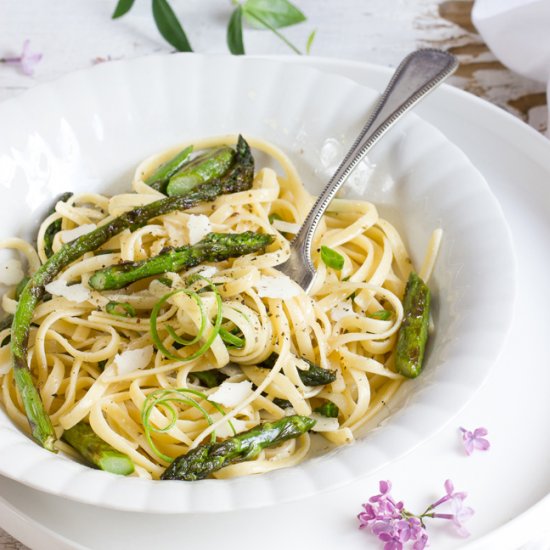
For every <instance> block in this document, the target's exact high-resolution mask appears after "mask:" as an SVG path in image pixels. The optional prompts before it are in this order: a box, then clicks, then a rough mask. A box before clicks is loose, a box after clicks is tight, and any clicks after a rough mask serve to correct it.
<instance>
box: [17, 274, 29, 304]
mask: <svg viewBox="0 0 550 550" xmlns="http://www.w3.org/2000/svg"><path fill="white" fill-rule="evenodd" d="M30 280H31V278H30V277H28V276H26V277H23V278H22V279H21V280H20V281H19V282H18V283H17V286H16V287H15V299H16V300H19V297H20V296H21V292H23V289H24V288H25V287H26V286H27V283H28V282H29V281H30Z"/></svg>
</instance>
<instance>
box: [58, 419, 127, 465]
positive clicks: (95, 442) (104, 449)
mask: <svg viewBox="0 0 550 550" xmlns="http://www.w3.org/2000/svg"><path fill="white" fill-rule="evenodd" d="M61 437H62V439H63V440H64V441H66V442H67V443H68V444H69V445H70V446H71V447H73V448H74V449H76V450H77V451H78V452H79V453H80V454H81V455H82V456H83V457H84V458H85V459H86V460H87V461H88V462H91V463H92V464H93V465H94V466H97V467H98V468H99V469H100V470H104V471H106V472H111V473H112V474H119V475H122V476H127V475H128V474H131V473H132V472H133V471H134V463H133V462H132V461H131V460H130V458H129V457H128V456H127V455H125V454H123V453H121V452H119V451H117V450H116V449H115V448H114V447H111V445H109V444H108V443H107V442H105V441H103V439H101V438H100V437H99V436H97V435H96V434H95V432H94V431H93V430H92V427H91V426H90V425H89V424H87V423H86V422H79V423H78V424H76V425H75V426H73V427H72V428H69V429H68V430H65V431H64V432H63V435H62V436H61Z"/></svg>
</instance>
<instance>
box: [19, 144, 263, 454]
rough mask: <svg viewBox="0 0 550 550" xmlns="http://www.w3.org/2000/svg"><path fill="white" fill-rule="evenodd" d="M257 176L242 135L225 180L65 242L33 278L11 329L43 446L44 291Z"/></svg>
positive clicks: (46, 424)
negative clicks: (36, 365)
mask: <svg viewBox="0 0 550 550" xmlns="http://www.w3.org/2000/svg"><path fill="white" fill-rule="evenodd" d="M253 178H254V158H253V157H252V154H251V152H250V148H249V147H248V144H247V143H246V141H245V140H244V139H243V138H242V137H240V136H239V141H238V143H237V155H236V160H235V164H234V165H233V167H232V168H231V170H230V171H229V172H228V173H227V174H226V175H225V176H224V177H223V178H222V179H219V180H213V181H211V182H208V183H205V184H203V185H201V186H200V187H198V188H197V189H195V190H193V192H191V193H189V194H187V195H182V196H179V197H167V198H165V199H162V200H159V201H156V202H152V203H150V204H148V205H146V206H140V207H138V208H135V209H134V210H130V211H129V212H126V213H124V214H122V215H120V216H118V217H117V218H114V219H113V220H111V221H110V222H108V223H106V224H105V225H102V226H100V227H98V228H97V229H95V230H94V231H91V232H90V233H86V234H85V235H82V236H80V237H78V238H77V239H74V240H73V241H71V242H70V243H67V244H65V245H64V246H63V247H62V248H61V249H60V250H59V251H58V252H57V253H55V254H54V255H53V256H52V257H51V258H49V259H48V260H47V261H46V262H45V263H44V264H43V265H42V266H41V267H40V269H38V271H37V272H36V273H35V274H34V275H33V276H32V278H31V280H30V281H29V282H28V283H27V286H26V287H25V288H24V289H23V292H22V293H21V297H20V298H19V302H18V304H17V309H16V311H15V315H14V319H13V324H12V330H11V353H12V362H13V373H14V377H15V383H16V385H17V389H18V390H19V394H20V396H21V400H22V402H23V406H24V408H25V414H26V415H27V418H28V420H29V424H30V427H31V432H32V435H33V437H34V439H35V440H36V441H37V442H38V443H40V444H41V445H42V446H43V447H45V448H46V449H48V450H50V451H54V443H55V433H54V430H53V426H52V423H51V421H50V418H49V417H48V415H47V413H46V411H45V410H44V405H43V403H42V400H41V398H40V394H39V393H38V391H37V389H36V387H35V385H34V381H33V378H32V375H31V372H30V370H29V368H28V366H27V344H28V339H29V327H30V324H31V321H32V316H33V313H34V309H35V308H36V306H37V304H38V303H39V302H40V299H41V298H42V296H43V294H44V287H45V286H46V285H47V284H48V283H50V282H51V281H52V280H53V279H54V277H55V276H56V275H57V274H58V273H59V272H60V271H61V270H62V269H63V268H64V267H66V266H67V265H69V264H70V263H72V262H74V261H75V260H78V258H80V257H81V256H83V255H84V254H85V253H86V252H91V251H93V250H95V249H97V248H98V247H100V246H101V245H103V244H105V243H106V242H107V241H108V240H109V239H111V238H112V237H114V236H115V235H118V234H119V233H120V232H121V231H123V230H124V229H126V228H129V229H130V230H131V231H134V230H136V229H138V228H139V227H142V226H143V225H145V224H146V223H147V222H148V221H149V220H150V219H151V218H156V217H158V216H162V215H163V214H168V213H169V212H172V211H174V210H186V209H188V208H192V207H193V206H195V205H197V204H198V203H200V202H204V201H213V200H214V199H215V198H216V197H218V196H219V195H223V194H227V193H235V192H238V191H245V190H247V189H250V187H251V186H252V181H253Z"/></svg>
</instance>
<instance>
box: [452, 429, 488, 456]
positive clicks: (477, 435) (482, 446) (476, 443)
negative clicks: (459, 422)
mask: <svg viewBox="0 0 550 550" xmlns="http://www.w3.org/2000/svg"><path fill="white" fill-rule="evenodd" d="M459 429H460V431H461V432H462V442H463V444H464V449H465V450H466V454H467V455H468V456H470V455H471V454H472V453H473V452H474V450H475V449H477V450H479V451H487V450H488V449H489V448H490V446H491V444H490V443H489V441H488V440H487V439H485V438H484V437H483V436H485V435H487V434H488V433H489V432H488V431H487V429H486V428H483V427H481V428H476V429H475V430H474V431H473V432H470V431H469V430H466V429H465V428H462V427H461V428H459Z"/></svg>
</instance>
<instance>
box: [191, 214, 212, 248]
mask: <svg viewBox="0 0 550 550" xmlns="http://www.w3.org/2000/svg"><path fill="white" fill-rule="evenodd" d="M187 228H188V230H189V244H197V243H198V242H199V241H200V240H202V239H204V237H206V235H208V233H210V232H211V231H212V226H211V224H210V220H209V219H208V217H207V216H205V215H204V214H191V215H190V216H189V221H188V222H187Z"/></svg>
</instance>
